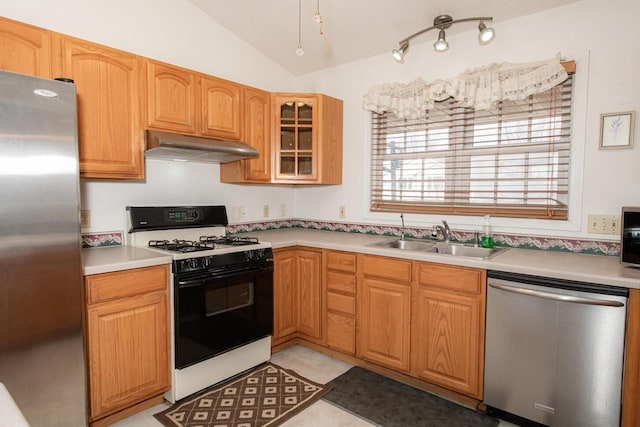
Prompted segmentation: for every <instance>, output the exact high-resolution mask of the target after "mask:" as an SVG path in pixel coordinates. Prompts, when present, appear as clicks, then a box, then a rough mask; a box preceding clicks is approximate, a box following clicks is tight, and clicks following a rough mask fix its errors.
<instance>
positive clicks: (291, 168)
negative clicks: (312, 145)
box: [280, 154, 296, 175]
mask: <svg viewBox="0 0 640 427" xmlns="http://www.w3.org/2000/svg"><path fill="white" fill-rule="evenodd" d="M280 173H281V174H284V175H293V174H295V173H296V158H295V157H294V156H292V155H289V154H283V155H281V156H280Z"/></svg>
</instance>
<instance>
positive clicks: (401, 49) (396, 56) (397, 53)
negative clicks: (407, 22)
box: [391, 40, 409, 63]
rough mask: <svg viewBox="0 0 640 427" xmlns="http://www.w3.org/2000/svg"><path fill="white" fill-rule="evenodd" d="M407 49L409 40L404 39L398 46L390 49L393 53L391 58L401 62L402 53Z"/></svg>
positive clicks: (402, 58) (402, 59) (402, 60)
mask: <svg viewBox="0 0 640 427" xmlns="http://www.w3.org/2000/svg"><path fill="white" fill-rule="evenodd" d="M407 50H409V40H404V41H403V42H401V43H400V47H399V48H397V49H393V50H392V51H391V54H392V55H393V58H394V59H395V60H396V61H398V62H400V63H403V62H404V55H405V54H406V53H407Z"/></svg>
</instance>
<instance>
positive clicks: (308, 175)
mask: <svg viewBox="0 0 640 427" xmlns="http://www.w3.org/2000/svg"><path fill="white" fill-rule="evenodd" d="M276 108H278V109H279V110H280V111H279V113H280V120H279V122H278V123H277V126H278V128H279V129H278V130H277V131H276V132H277V135H278V136H279V138H280V141H279V143H278V151H279V153H278V155H277V162H278V164H277V165H276V169H277V171H278V172H277V173H278V174H280V175H281V177H282V178H283V179H287V180H296V179H302V180H312V179H313V178H314V174H315V173H316V171H315V168H316V164H315V162H316V161H317V159H315V158H314V153H315V150H316V147H314V133H313V132H314V130H313V126H314V124H313V115H314V114H315V112H314V111H313V109H314V101H313V100H312V99H311V98H309V99H304V100H299V99H291V98H289V99H287V98H284V99H281V100H280V102H278V105H277V107H276Z"/></svg>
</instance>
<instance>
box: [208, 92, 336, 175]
mask: <svg viewBox="0 0 640 427" xmlns="http://www.w3.org/2000/svg"><path fill="white" fill-rule="evenodd" d="M254 96H255V95H254ZM247 99H248V98H247V97H245V103H246V102H249V101H247ZM261 102H262V101H261V99H260V100H258V99H255V98H254V103H255V104H254V105H253V106H252V107H251V108H253V109H254V111H253V114H254V116H253V117H252V113H251V112H249V111H247V113H246V118H245V120H246V121H247V123H248V125H247V126H251V125H250V124H249V123H250V122H251V121H252V120H253V119H254V118H255V113H256V111H257V110H256V108H257V104H258V103H261ZM259 108H260V112H261V111H262V109H263V107H259ZM261 123H262V122H260V121H258V122H257V125H256V126H257V127H260V132H262V131H263V129H264V128H263V127H262V125H261ZM271 123H272V126H271V136H270V143H265V144H264V148H265V149H266V150H265V151H264V153H265V157H264V158H263V151H261V149H262V148H263V147H262V145H263V144H260V145H261V146H260V147H258V146H256V145H255V144H256V143H255V141H254V142H252V141H251V135H247V134H245V140H247V141H245V142H248V143H249V144H251V145H253V146H255V147H256V148H258V150H259V151H260V156H261V157H260V159H258V160H254V161H253V163H248V162H247V161H246V160H241V161H238V162H233V163H230V164H229V166H225V167H224V168H221V172H220V180H221V181H222V182H239V183H260V182H263V183H274V184H341V183H342V101H341V100H339V99H336V98H332V97H330V96H326V95H322V94H313V93H312V94H304V93H302V94H301V93H274V94H271ZM266 126H267V125H266V124H265V125H264V127H265V128H266ZM245 129H247V128H245ZM246 132H247V133H249V132H250V131H249V130H246ZM267 156H268V158H269V159H270V162H271V163H270V165H267V164H266V163H265V162H266V160H267ZM247 164H249V165H251V166H249V168H252V170H251V172H248V171H247V170H246V168H247ZM255 166H259V169H257V170H255V169H253V167H255ZM269 168H270V169H269ZM256 172H257V173H256Z"/></svg>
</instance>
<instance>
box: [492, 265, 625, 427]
mask: <svg viewBox="0 0 640 427" xmlns="http://www.w3.org/2000/svg"><path fill="white" fill-rule="evenodd" d="M488 277H489V279H488V290H487V322H486V343H485V344H486V346H485V371H484V402H485V404H486V405H487V410H488V412H489V413H490V414H492V415H497V416H500V417H501V418H503V419H505V420H507V421H512V422H515V423H517V424H520V425H540V424H542V425H547V426H557V427H571V426H576V427H578V426H579V427H589V426H593V427H608V426H611V427H614V426H616V427H617V426H619V425H620V407H621V402H622V400H621V399H622V368H623V361H624V332H625V319H626V313H627V298H628V289H624V288H617V287H611V286H604V285H598V284H593V283H582V282H571V281H565V280H556V279H548V278H542V277H537V276H525V275H521V274H513V273H504V272H496V271H489V273H488ZM536 423H538V424H536Z"/></svg>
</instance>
